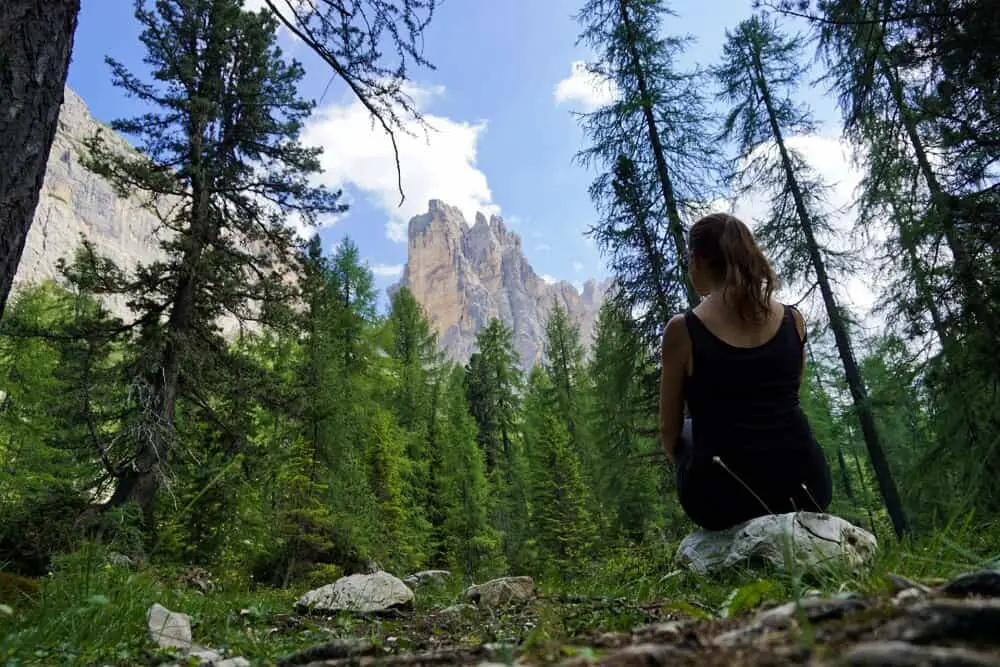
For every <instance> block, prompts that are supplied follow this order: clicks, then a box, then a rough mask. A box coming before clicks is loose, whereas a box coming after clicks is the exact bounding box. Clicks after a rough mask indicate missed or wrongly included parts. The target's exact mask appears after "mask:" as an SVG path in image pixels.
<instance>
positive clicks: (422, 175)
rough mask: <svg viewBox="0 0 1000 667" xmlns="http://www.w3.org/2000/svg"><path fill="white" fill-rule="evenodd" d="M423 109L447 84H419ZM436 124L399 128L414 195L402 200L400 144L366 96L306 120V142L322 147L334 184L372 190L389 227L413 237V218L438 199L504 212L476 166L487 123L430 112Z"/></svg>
mask: <svg viewBox="0 0 1000 667" xmlns="http://www.w3.org/2000/svg"><path fill="white" fill-rule="evenodd" d="M408 92H409V93H410V95H411V96H412V97H413V100H414V102H415V104H416V106H417V108H418V109H423V108H426V105H427V104H428V103H429V102H430V101H431V99H433V98H434V97H436V96H440V95H441V94H442V93H443V92H444V88H443V87H440V86H438V87H416V86H414V87H412V88H411V89H410V90H409V91H408ZM424 118H425V120H426V121H427V123H429V124H430V126H431V129H429V130H427V131H425V130H424V129H423V128H421V127H419V125H417V124H416V123H409V124H408V125H407V127H406V129H407V130H408V131H409V132H411V133H412V134H406V133H403V132H398V131H397V132H396V140H397V142H398V143H399V159H400V166H401V169H402V180H403V191H404V192H405V194H406V199H405V201H404V202H403V204H402V206H400V205H399V190H398V187H397V181H396V164H395V161H394V158H393V153H392V144H391V142H390V141H389V137H388V136H387V135H386V134H385V132H383V131H382V129H381V127H380V126H378V125H376V124H373V123H372V118H371V115H370V114H369V113H368V111H367V110H366V109H365V108H364V107H363V106H362V105H361V103H360V102H357V101H351V102H349V103H347V104H340V105H337V104H333V105H330V106H327V107H325V108H323V109H321V110H320V111H319V112H317V113H316V114H315V115H314V116H313V118H312V119H311V120H310V122H309V123H308V124H307V125H306V128H305V131H304V133H303V142H304V143H305V144H306V145H313V146H322V147H323V149H324V153H323V155H322V157H321V163H322V167H323V169H324V173H323V174H322V175H321V176H320V177H319V180H320V181H321V182H323V183H325V184H327V185H328V186H330V187H332V188H339V187H344V186H352V187H353V188H356V189H357V190H360V191H362V192H363V193H365V195H366V196H367V197H369V198H370V199H371V201H372V203H373V204H375V205H376V206H377V207H379V208H381V209H382V210H383V211H384V212H385V213H386V215H387V218H388V220H387V224H386V232H387V235H388V237H389V238H390V239H392V240H394V241H405V240H406V228H407V223H408V222H409V220H410V218H412V217H413V216H415V215H419V214H420V213H423V212H425V211H426V210H427V202H428V200H430V199H441V200H443V201H445V202H448V203H449V204H451V205H452V206H457V207H458V208H459V209H460V210H461V211H462V212H463V213H464V214H465V216H466V217H467V219H469V220H472V219H473V218H474V216H475V213H476V212H477V211H483V212H484V213H486V214H487V215H490V214H498V213H499V212H500V209H499V207H498V206H496V205H495V204H494V203H493V196H492V193H491V192H490V187H489V184H488V183H487V181H486V175H485V174H484V173H483V172H482V171H480V170H479V169H478V168H477V167H476V152H477V144H478V141H479V138H480V136H481V135H482V133H483V132H484V131H485V130H486V122H485V121H480V122H477V123H468V122H464V121H456V120H452V119H451V118H446V117H442V116H435V115H433V114H429V113H425V114H424Z"/></svg>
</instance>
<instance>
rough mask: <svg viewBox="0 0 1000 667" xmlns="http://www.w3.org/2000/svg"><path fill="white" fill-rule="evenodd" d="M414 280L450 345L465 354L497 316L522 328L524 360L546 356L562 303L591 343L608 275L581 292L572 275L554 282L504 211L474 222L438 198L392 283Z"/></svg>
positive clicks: (416, 221) (519, 343) (518, 336)
mask: <svg viewBox="0 0 1000 667" xmlns="http://www.w3.org/2000/svg"><path fill="white" fill-rule="evenodd" d="M402 285H405V286H407V287H408V288H409V289H410V291H412V292H413V295H414V297H415V298H416V300H417V301H418V302H419V303H420V305H421V306H423V308H424V310H425V311H426V312H427V314H428V317H430V320H431V323H432V325H433V327H434V329H435V331H437V333H438V336H439V339H440V343H441V346H442V348H444V350H445V351H446V352H447V354H448V356H450V357H451V358H452V359H454V360H455V361H459V362H465V361H467V360H468V358H469V356H470V355H471V354H472V352H473V351H474V349H475V342H476V333H477V332H478V331H479V330H480V329H481V328H483V327H485V326H486V325H487V324H488V323H489V321H490V320H491V319H493V318H494V317H497V318H499V319H500V320H501V321H503V322H504V323H505V324H506V325H507V326H508V327H510V328H511V329H512V330H513V332H514V346H515V348H516V350H517V352H518V354H519V355H520V357H521V362H522V365H524V366H525V367H530V366H531V365H532V364H533V363H534V362H535V361H537V360H539V359H540V358H541V354H542V348H543V341H544V337H545V320H546V318H547V316H548V313H549V311H550V310H551V308H552V306H553V304H556V303H558V304H561V305H562V306H563V307H564V308H565V309H566V310H567V312H568V313H569V315H570V317H571V318H572V319H573V320H574V321H576V322H577V323H578V324H579V325H580V334H581V341H582V342H583V343H584V345H585V346H587V345H589V343H590V340H591V337H592V334H593V329H594V323H595V321H596V319H597V314H598V311H599V310H600V307H601V304H602V303H603V301H604V295H605V293H606V292H607V289H608V284H607V283H598V282H597V281H594V280H590V281H588V282H587V283H585V284H584V286H583V291H582V293H581V292H578V291H577V289H576V288H575V287H573V285H571V284H570V283H568V282H565V281H564V282H559V283H553V284H550V283H547V282H546V281H545V280H543V279H542V278H541V277H540V276H539V275H538V274H536V273H535V271H534V270H533V269H532V268H531V265H530V264H528V261H527V260H526V259H525V257H524V253H523V251H522V248H521V238H520V237H519V236H518V235H517V234H515V233H513V232H511V231H509V230H508V229H507V227H506V226H505V225H504V222H503V220H502V219H501V218H499V217H497V216H492V217H490V218H489V219H487V218H486V216H484V215H483V214H481V213H480V214H478V215H476V219H475V222H474V223H473V224H472V226H471V227H470V226H469V225H468V224H467V223H466V220H465V217H464V216H463V215H462V212H461V211H459V210H458V209H457V208H455V207H452V206H449V205H447V204H445V203H443V202H441V201H438V200H431V202H430V204H429V207H428V211H427V213H424V214H423V215H418V216H416V217H414V218H413V219H412V220H410V226H409V247H408V254H407V263H406V268H405V269H404V271H403V276H402V278H401V280H400V282H399V283H398V284H397V285H395V286H393V288H391V290H390V291H394V290H396V289H398V288H399V287H400V286H402Z"/></svg>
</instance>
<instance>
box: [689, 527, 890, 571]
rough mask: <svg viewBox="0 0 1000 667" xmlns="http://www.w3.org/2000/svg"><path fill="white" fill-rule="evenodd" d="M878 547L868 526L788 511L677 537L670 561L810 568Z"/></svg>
mask: <svg viewBox="0 0 1000 667" xmlns="http://www.w3.org/2000/svg"><path fill="white" fill-rule="evenodd" d="M877 548H878V543H877V542H876V540H875V536H874V535H872V534H871V533H869V532H868V531H866V530H864V529H862V528H858V527H857V526H855V525H853V524H851V523H848V522H847V521H844V520H843V519H841V518H839V517H835V516H833V515H830V514H817V513H813V512H790V513H788V514H771V515H768V516H762V517H758V518H756V519H752V520H750V521H747V522H745V523H741V524H739V525H737V526H733V527H732V528H729V529H726V530H718V531H707V530H699V531H697V532H694V533H691V534H690V535H688V536H687V537H686V538H684V541H683V542H681V545H680V547H679V548H678V549H677V554H676V556H675V560H676V561H677V562H678V563H679V564H680V565H683V566H686V567H688V568H690V569H692V570H694V571H695V572H699V573H701V574H712V573H714V572H718V571H720V570H725V569H727V568H731V567H733V566H736V565H741V564H747V563H753V562H759V561H767V562H769V563H771V564H773V565H775V566H776V567H778V568H780V569H787V567H788V565H790V564H791V563H795V564H796V565H797V566H798V567H804V568H806V569H813V568H816V567H820V566H824V565H835V564H838V563H840V564H846V565H848V566H850V567H857V566H859V565H861V564H863V563H865V562H866V561H868V560H869V559H870V558H871V557H872V556H874V554H875V551H876V550H877Z"/></svg>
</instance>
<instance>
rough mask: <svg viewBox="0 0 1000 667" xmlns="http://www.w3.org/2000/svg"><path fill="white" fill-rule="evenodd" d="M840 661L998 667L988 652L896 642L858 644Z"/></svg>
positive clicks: (865, 665) (858, 666)
mask: <svg viewBox="0 0 1000 667" xmlns="http://www.w3.org/2000/svg"><path fill="white" fill-rule="evenodd" d="M843 662H844V663H845V664H847V665H852V666H853V667H869V666H871V667H946V666H947V667H1000V657H997V656H994V655H990V654H989V653H982V652H980V651H971V650H969V649H964V648H942V647H939V646H914V645H913V644H907V643H906V642H900V641H878V642H868V643H864V644H859V645H857V646H855V647H854V648H852V649H851V650H850V651H848V652H847V653H845V654H844V656H843Z"/></svg>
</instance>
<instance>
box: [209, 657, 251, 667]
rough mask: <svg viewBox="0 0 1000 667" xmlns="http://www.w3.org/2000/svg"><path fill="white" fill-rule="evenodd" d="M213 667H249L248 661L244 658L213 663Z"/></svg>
mask: <svg viewBox="0 0 1000 667" xmlns="http://www.w3.org/2000/svg"><path fill="white" fill-rule="evenodd" d="M213 667H250V661H249V660H247V659H246V658H244V657H241V656H237V657H235V658H226V659H225V660H220V661H219V662H217V663H215V665H214V666H213Z"/></svg>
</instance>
